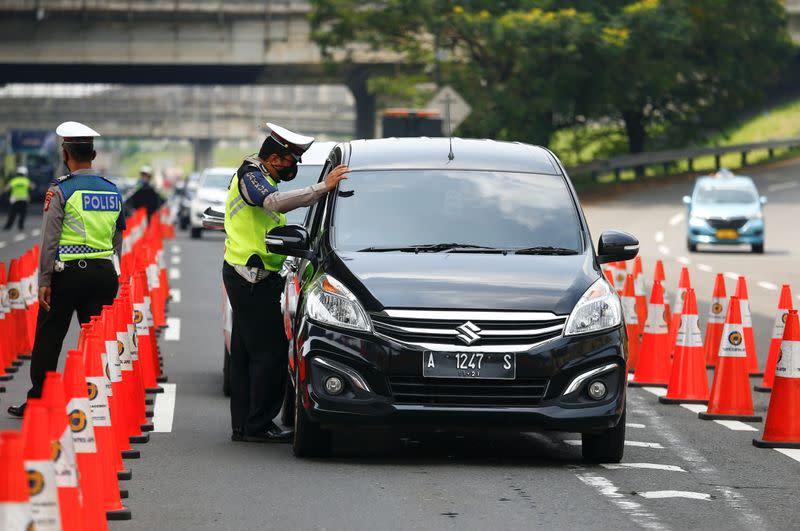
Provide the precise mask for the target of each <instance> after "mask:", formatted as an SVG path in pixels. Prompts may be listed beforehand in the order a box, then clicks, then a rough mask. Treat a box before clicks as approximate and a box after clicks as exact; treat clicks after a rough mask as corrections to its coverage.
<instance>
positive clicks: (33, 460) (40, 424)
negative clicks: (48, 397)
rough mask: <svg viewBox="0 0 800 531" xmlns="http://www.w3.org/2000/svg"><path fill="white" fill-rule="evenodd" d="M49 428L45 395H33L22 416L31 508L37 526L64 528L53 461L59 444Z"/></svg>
mask: <svg viewBox="0 0 800 531" xmlns="http://www.w3.org/2000/svg"><path fill="white" fill-rule="evenodd" d="M49 428H50V426H49V423H48V420H47V408H45V406H44V404H43V403H42V401H41V399H38V398H29V399H28V402H27V406H26V407H25V415H24V417H23V419H22V436H23V437H24V439H25V450H24V453H23V456H24V457H25V470H26V471H27V473H28V494H29V495H30V498H31V512H32V513H33V521H34V523H35V524H36V529H53V530H58V529H61V515H60V514H59V507H58V488H57V486H56V470H55V465H54V463H53V454H54V450H55V448H56V447H55V446H54V445H53V441H52V439H50V429H49Z"/></svg>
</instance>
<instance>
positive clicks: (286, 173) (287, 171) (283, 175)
mask: <svg viewBox="0 0 800 531" xmlns="http://www.w3.org/2000/svg"><path fill="white" fill-rule="evenodd" d="M295 177H297V164H292V165H291V166H286V167H285V168H281V169H280V170H278V178H279V179H280V180H281V181H284V182H286V181H291V180H292V179H294V178H295Z"/></svg>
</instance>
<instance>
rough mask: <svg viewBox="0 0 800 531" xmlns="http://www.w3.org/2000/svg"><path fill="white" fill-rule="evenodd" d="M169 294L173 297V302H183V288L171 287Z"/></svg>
mask: <svg viewBox="0 0 800 531" xmlns="http://www.w3.org/2000/svg"><path fill="white" fill-rule="evenodd" d="M169 296H170V297H171V298H172V302H181V290H179V289H178V288H170V290H169Z"/></svg>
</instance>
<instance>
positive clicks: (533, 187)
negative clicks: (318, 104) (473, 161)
mask: <svg viewBox="0 0 800 531" xmlns="http://www.w3.org/2000/svg"><path fill="white" fill-rule="evenodd" d="M333 226H334V245H335V247H336V248H337V249H340V250H348V251H358V250H370V251H380V250H394V249H398V250H405V249H404V248H414V249H421V250H425V251H437V252H439V251H453V250H461V251H465V252H485V251H486V250H487V249H509V250H511V249H525V250H526V251H527V252H528V253H530V254H574V253H576V252H580V251H581V249H582V245H581V231H580V222H579V218H578V213H577V210H576V207H575V204H574V202H573V200H572V197H571V195H570V192H569V189H568V188H567V184H566V181H565V180H564V178H563V177H561V176H556V175H538V174H536V175H534V174H528V173H508V172H490V171H464V170H452V171H448V170H422V171H419V170H414V171H408V170H406V171H372V172H370V171H353V172H351V173H350V177H349V179H348V180H347V181H343V182H342V184H341V185H340V191H339V194H338V198H337V203H336V208H335V215H334V222H333ZM424 246H427V247H424Z"/></svg>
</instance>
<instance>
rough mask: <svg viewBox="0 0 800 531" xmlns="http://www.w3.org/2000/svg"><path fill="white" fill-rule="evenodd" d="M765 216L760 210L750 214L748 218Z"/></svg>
mask: <svg viewBox="0 0 800 531" xmlns="http://www.w3.org/2000/svg"><path fill="white" fill-rule="evenodd" d="M763 218H764V213H763V212H761V211H760V210H759V211H758V212H756V213H755V214H753V215H752V216H750V217H749V218H748V219H763Z"/></svg>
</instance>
